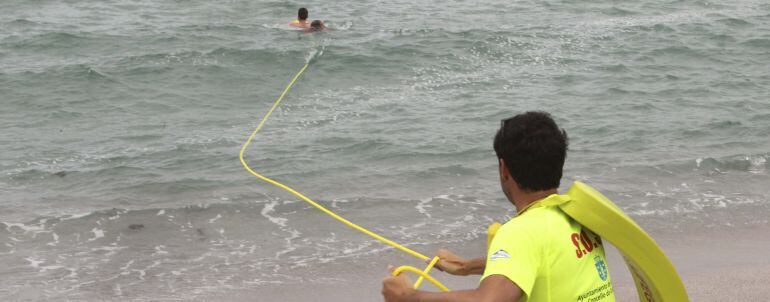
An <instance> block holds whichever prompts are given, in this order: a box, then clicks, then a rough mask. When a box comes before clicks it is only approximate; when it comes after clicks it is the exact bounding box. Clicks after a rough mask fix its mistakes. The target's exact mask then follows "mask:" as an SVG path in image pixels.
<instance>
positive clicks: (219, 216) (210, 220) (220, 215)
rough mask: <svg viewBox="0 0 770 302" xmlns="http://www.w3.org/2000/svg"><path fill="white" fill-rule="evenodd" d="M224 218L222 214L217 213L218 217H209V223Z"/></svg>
mask: <svg viewBox="0 0 770 302" xmlns="http://www.w3.org/2000/svg"><path fill="white" fill-rule="evenodd" d="M219 218H222V214H217V216H216V217H214V218H211V219H209V223H214V221H217V219H219Z"/></svg>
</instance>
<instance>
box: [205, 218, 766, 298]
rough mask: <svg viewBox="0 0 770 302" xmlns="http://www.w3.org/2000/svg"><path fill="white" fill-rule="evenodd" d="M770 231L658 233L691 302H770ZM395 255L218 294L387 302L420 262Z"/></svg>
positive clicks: (623, 288)
mask: <svg viewBox="0 0 770 302" xmlns="http://www.w3.org/2000/svg"><path fill="white" fill-rule="evenodd" d="M768 234H770V226H767V225H764V226H759V227H756V226H755V227H748V228H735V229H719V230H706V231H703V232H700V233H687V234H685V233H669V234H653V236H654V237H655V238H656V240H657V241H658V243H659V244H660V245H661V247H662V248H663V249H664V251H665V252H666V254H667V255H668V256H669V258H670V259H671V260H672V262H673V263H674V265H675V266H676V268H677V270H678V271H679V273H680V275H681V277H682V279H683V280H684V283H685V286H686V287H687V291H688V294H689V296H690V301H699V302H700V301H767V299H768V298H767V297H770V286H768V285H769V284H770V256H768V255H770V242H768V241H767V240H764V241H762V240H760V239H761V238H768ZM474 243H475V244H477V246H483V244H485V243H484V241H483V240H482V239H479V240H475V241H474ZM423 250H424V249H423ZM455 250H456V251H457V252H458V253H460V254H461V255H462V256H467V257H470V256H473V255H479V254H481V253H482V252H483V250H482V249H478V248H476V247H472V246H459V247H456V248H455ZM390 254H391V255H390V256H391V257H392V258H388V259H382V260H379V261H377V262H374V263H356V262H355V261H352V262H351V263H350V267H349V268H350V269H351V270H353V271H359V272H360V271H363V270H365V271H366V272H367V273H366V274H365V275H361V276H359V277H360V278H357V279H356V281H354V282H349V283H347V284H338V283H335V278H334V276H340V275H339V274H345V270H344V269H343V270H340V269H333V267H337V268H339V267H340V266H339V265H337V266H329V265H326V264H319V265H318V266H317V267H308V268H307V270H298V271H297V272H296V274H297V275H302V274H318V275H325V276H328V277H329V280H328V283H326V284H305V283H296V284H277V285H275V286H262V287H260V289H258V290H255V291H253V292H243V291H239V292H238V293H233V294H230V293H227V292H223V293H222V295H217V296H212V298H217V299H220V300H228V301H254V300H255V298H256V301H329V302H331V301H335V302H347V301H350V302H353V301H381V300H382V298H381V296H380V295H379V290H380V280H381V279H382V278H383V277H384V276H385V268H386V267H387V265H388V264H394V265H395V264H399V265H400V264H410V265H416V264H415V263H414V261H413V260H412V259H409V258H404V257H399V256H400V255H395V254H397V252H392V253H390ZM608 255H609V256H608V257H609V261H610V270H611V274H612V280H613V286H614V287H615V293H616V294H615V295H616V299H617V301H639V299H638V298H637V296H636V291H635V289H634V285H633V281H632V279H631V276H630V274H629V273H628V270H627V269H626V267H625V264H624V263H623V261H622V259H621V257H620V255H619V254H618V252H617V250H615V249H614V248H610V250H609V252H608ZM433 275H434V276H435V277H437V278H438V279H439V280H441V281H442V282H445V284H446V285H447V286H448V287H450V288H452V289H467V288H473V287H475V286H476V283H477V282H478V278H477V277H475V276H469V277H454V276H448V275H445V274H442V273H438V272H434V273H433ZM340 279H342V278H340ZM345 279H348V278H345ZM426 283H427V282H426ZM424 288H425V289H429V288H431V286H424ZM433 290H435V289H433Z"/></svg>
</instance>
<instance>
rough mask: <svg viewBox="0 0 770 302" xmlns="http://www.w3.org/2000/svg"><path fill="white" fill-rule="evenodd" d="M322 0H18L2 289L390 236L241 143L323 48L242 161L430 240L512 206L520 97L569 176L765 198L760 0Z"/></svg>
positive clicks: (234, 279)
mask: <svg viewBox="0 0 770 302" xmlns="http://www.w3.org/2000/svg"><path fill="white" fill-rule="evenodd" d="M306 5H307V6H308V7H309V8H310V11H311V18H322V19H324V20H326V21H327V23H328V24H329V26H330V27H331V28H332V30H331V31H329V32H327V33H322V34H315V35H309V34H304V33H300V32H296V31H292V30H289V29H288V28H287V27H286V26H285V25H284V24H285V23H287V22H288V21H289V19H291V17H292V16H293V14H294V13H295V11H296V8H297V7H296V5H294V4H287V3H284V2H275V1H224V2H221V3H214V2H206V1H186V2H179V1H165V2H157V1H125V0H113V1H78V2H75V1H69V2H60V1H35V2H29V1H5V2H4V4H3V10H2V11H0V96H1V97H0V99H2V103H3V106H2V107H0V126H1V127H2V129H3V131H2V132H1V133H0V146H2V147H0V154H2V157H0V196H2V198H0V255H2V256H0V267H2V268H0V276H2V277H0V278H1V279H2V280H3V286H2V287H0V296H5V297H9V298H11V299H22V298H28V299H31V300H42V299H53V300H64V299H68V298H69V299H86V300H101V299H110V300H121V299H131V298H145V299H161V300H167V299H176V298H180V299H187V300H190V299H192V300H196V299H204V298H203V297H209V296H210V295H211V293H212V292H213V293H216V292H217V291H221V290H222V289H227V290H228V291H235V292H237V291H239V290H244V289H246V288H252V289H253V288H254V287H264V286H271V284H273V285H274V284H283V285H291V284H298V283H303V284H323V283H324V282H344V281H345V280H347V279H346V278H354V276H344V277H335V278H330V277H327V276H323V275H321V274H295V273H293V272H294V271H295V270H296V269H297V268H307V267H313V266H314V265H317V264H318V263H325V265H330V266H334V265H337V263H339V265H342V263H346V262H347V261H349V260H351V259H353V260H355V261H362V262H366V261H373V259H378V258H380V257H388V256H389V255H391V254H394V253H396V252H394V251H392V250H390V249H387V248H385V247H384V246H382V245H381V244H379V243H378V242H374V241H372V240H370V239H368V238H365V237H364V236H362V235H359V234H357V233H354V232H353V231H349V230H347V229H345V228H343V227H342V226H340V225H337V224H336V223H334V222H332V221H331V220H329V219H328V218H327V217H325V216H322V215H321V214H320V213H318V212H317V211H315V210H314V209H311V208H309V207H308V206H306V205H305V204H302V203H300V202H299V201H297V200H295V199H294V198H293V197H292V196H290V195H287V194H286V193H284V192H282V191H279V190H276V189H273V188H270V187H268V186H267V185H265V184H264V183H260V182H258V181H257V180H256V179H254V178H253V177H251V176H250V175H249V174H247V173H246V172H245V171H243V169H242V167H241V166H240V163H239V162H238V160H237V154H238V150H239V148H240V145H241V144H242V142H243V141H244V140H245V139H246V137H247V135H248V134H249V132H250V131H251V130H252V129H253V127H255V126H256V122H257V121H258V119H259V118H261V116H262V114H264V113H265V112H266V110H267V109H268V108H269V106H270V105H271V104H272V102H273V101H274V99H275V98H276V97H277V96H278V94H279V93H280V91H281V90H282V89H283V87H284V85H286V84H287V83H288V81H289V79H290V78H291V77H292V76H293V75H294V73H295V72H297V71H298V70H299V68H301V67H302V66H303V64H304V63H305V62H306V60H307V59H308V58H310V57H313V58H314V60H313V63H312V65H311V67H310V69H309V71H308V73H307V74H306V75H305V76H304V77H303V78H302V79H301V80H300V81H299V82H298V84H297V86H296V87H295V88H294V90H292V92H291V93H290V95H289V96H288V97H287V98H286V100H285V103H284V104H282V105H281V107H280V108H279V109H278V111H277V112H276V114H275V115H274V116H273V117H272V118H271V120H270V121H269V122H268V124H267V127H266V128H265V129H264V130H263V132H262V133H261V134H260V135H259V136H258V137H257V140H256V141H255V145H253V146H252V148H251V149H250V150H249V153H248V159H249V161H250V162H251V164H252V165H253V166H254V167H256V168H257V170H258V171H260V172H263V173H264V174H266V175H269V176H271V177H274V178H275V179H277V180H279V181H282V182H286V183H287V184H289V185H291V186H293V187H295V188H296V189H298V190H300V191H301V192H304V193H306V194H307V195H309V196H310V197H311V198H314V199H316V200H319V201H320V202H321V203H323V204H325V205H328V206H330V207H332V208H334V209H335V210H338V211H340V213H342V214H344V215H345V216H346V217H348V218H350V219H351V220H353V221H356V222H360V223H361V224H363V225H364V226H366V227H371V228H373V229H374V230H376V231H378V232H382V233H383V234H384V235H386V236H389V237H391V238H393V239H394V240H396V241H398V242H402V243H407V244H411V246H413V247H415V248H416V249H418V250H420V247H421V246H425V245H450V244H458V245H462V244H464V243H466V244H467V243H469V242H471V241H474V240H476V239H477V238H479V237H480V236H481V237H483V236H484V234H483V231H484V227H483V226H484V225H486V224H487V223H489V222H491V221H495V220H498V221H499V220H504V219H506V218H507V217H508V216H507V215H509V214H510V213H512V211H511V207H510V206H509V205H508V204H507V203H506V201H505V200H504V199H503V197H502V194H500V192H499V184H498V183H497V175H496V173H497V170H496V159H495V158H494V153H493V151H492V148H491V139H492V136H493V134H494V131H495V130H496V128H497V127H498V126H499V120H500V119H502V118H505V117H509V116H511V115H513V114H516V113H520V112H523V111H526V110H545V111H549V112H551V113H552V114H553V115H554V117H555V118H556V119H557V122H558V123H559V124H560V126H562V127H564V128H565V129H566V130H567V132H568V133H569V135H570V143H571V145H570V153H569V158H568V162H567V166H566V171H565V179H564V181H563V187H565V188H566V187H567V186H568V185H569V183H571V181H573V180H583V181H585V182H588V183H590V184H591V185H593V186H595V187H597V188H599V189H600V190H601V191H603V192H604V193H605V194H606V195H608V196H609V197H611V198H612V199H614V200H615V201H616V202H617V203H618V204H619V205H620V206H621V207H622V208H623V209H624V210H626V211H627V212H628V213H629V214H630V215H631V216H632V217H634V218H636V219H638V220H639V221H640V222H641V223H642V224H643V225H644V226H645V227H647V228H650V229H653V230H658V231H672V232H675V231H677V230H683V229H687V228H690V227H693V226H695V227H702V228H739V227H743V226H754V225H767V223H768V221H767V219H768V218H767V217H768V214H769V213H770V200H769V197H768V195H769V194H768V184H770V175H769V172H768V171H769V170H770V163H769V162H768V159H770V101H768V95H769V94H768V92H770V91H768V87H770V68H768V66H770V5H768V4H766V3H764V2H763V1H739V2H737V3H730V4H723V3H717V2H707V1H696V2H679V1H673V2H659V1H656V2H651V1H641V2H636V3H629V4H618V3H615V2H612V1H600V2H594V3H590V4H586V3H584V2H575V1H551V2H534V1H532V2H516V3H509V2H507V1H493V2H485V3H477V2H468V1H459V2H452V3H445V2H443V1H430V2H427V3H425V2H422V3H414V2H406V1H404V2H392V1H390V2H387V3H380V2H373V1H354V2H337V3H326V2H317V1H311V2H310V3H307V4H306ZM428 8H429V9H428ZM420 251H421V252H423V253H429V252H430V251H427V250H420ZM358 269H359V270H360V272H363V271H364V270H368V269H369V268H366V267H360V268H358ZM354 275H355V274H354ZM373 295H376V293H373Z"/></svg>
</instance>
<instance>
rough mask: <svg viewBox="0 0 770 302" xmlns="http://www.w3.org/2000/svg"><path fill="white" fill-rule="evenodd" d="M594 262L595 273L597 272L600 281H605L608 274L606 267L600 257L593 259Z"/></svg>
mask: <svg viewBox="0 0 770 302" xmlns="http://www.w3.org/2000/svg"><path fill="white" fill-rule="evenodd" d="M594 262H595V263H596V271H597V272H599V278H602V281H607V276H608V275H609V274H608V273H607V265H606V264H604V260H602V257H599V256H596V257H594Z"/></svg>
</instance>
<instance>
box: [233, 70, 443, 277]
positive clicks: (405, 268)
mask: <svg viewBox="0 0 770 302" xmlns="http://www.w3.org/2000/svg"><path fill="white" fill-rule="evenodd" d="M309 66H310V63H306V64H305V66H303V67H302V69H300V70H299V72H297V74H296V75H294V78H292V79H291V82H289V85H286V88H284V89H283V92H282V93H281V95H280V96H279V97H278V99H277V100H275V102H274V103H273V106H272V107H270V110H268V111H267V114H265V116H264V117H262V120H261V121H260V122H259V124H258V125H257V128H256V129H254V131H253V132H252V133H251V135H250V136H249V139H247V140H246V142H245V143H244V144H243V147H241V152H240V154H239V158H240V160H241V164H242V165H243V167H244V168H245V169H246V171H248V172H249V173H251V175H254V176H256V177H257V178H259V179H261V180H263V181H265V182H267V183H269V184H271V185H274V186H276V187H279V188H281V189H283V190H285V191H287V192H289V193H291V194H293V195H294V196H297V197H298V198H300V199H302V200H303V201H305V202H307V203H309V204H310V205H312V206H314V207H316V208H317V209H319V210H321V212H324V213H326V214H328V215H329V216H331V217H332V218H334V219H336V220H338V221H339V222H342V223H344V224H345V225H347V226H349V227H351V228H353V229H355V230H357V231H359V232H361V233H364V234H366V235H369V236H370V237H372V238H374V239H377V240H379V241H381V242H383V243H385V244H387V245H390V246H392V247H394V248H396V249H398V250H400V251H402V252H405V253H407V254H410V255H412V256H414V257H416V258H418V259H420V260H423V261H427V260H428V259H431V258H429V257H427V256H425V255H423V254H420V253H418V252H415V251H413V250H411V249H409V248H407V247H405V246H403V245H400V244H398V243H396V242H394V241H392V240H390V239H387V238H385V237H382V236H380V235H378V234H376V233H374V232H372V231H369V230H367V229H365V228H363V227H361V226H359V225H357V224H355V223H352V222H350V221H349V220H347V219H345V218H342V217H341V216H339V215H337V214H335V213H334V212H332V211H330V210H328V209H327V208H325V207H323V206H322V205H320V204H318V203H316V202H315V201H313V200H311V199H310V198H308V197H307V196H305V195H303V194H302V193H300V192H298V191H296V190H294V189H292V188H290V187H289V186H287V185H284V184H282V183H280V182H278V181H275V180H273V179H270V178H268V177H266V176H264V175H262V174H259V173H257V172H256V171H254V169H252V168H251V167H250V166H249V164H248V163H246V160H245V159H244V158H243V155H244V154H245V153H246V149H247V148H248V147H249V145H250V144H251V141H252V140H254V137H255V136H256V135H257V133H258V132H259V130H261V129H262V127H263V126H264V125H265V122H267V119H268V118H269V117H270V115H271V114H273V111H275V108H278V105H279V104H280V103H281V101H282V100H283V98H284V97H285V96H286V94H287V93H288V92H289V90H291V88H292V86H294V83H296V82H297V79H299V78H300V76H302V74H304V73H305V71H306V70H307V68H308V67H309ZM438 260H439V258H438V257H435V258H433V259H432V261H431V262H430V264H429V265H428V267H427V268H426V269H425V270H424V271H420V270H419V269H417V268H414V267H411V266H401V267H399V268H397V269H396V270H394V271H393V275H394V276H396V275H398V274H400V273H401V272H403V271H409V272H413V273H416V274H418V275H420V278H419V279H418V280H417V282H416V283H415V285H414V288H417V287H419V286H420V284H421V283H422V281H423V279H427V280H428V281H430V282H431V283H433V284H434V285H436V286H437V287H438V288H440V289H441V290H443V291H449V289H447V287H446V286H444V285H443V284H441V283H440V282H438V281H436V279H434V278H433V277H431V276H429V275H428V271H430V270H431V269H432V268H433V266H434V265H436V263H437V262H438Z"/></svg>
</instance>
